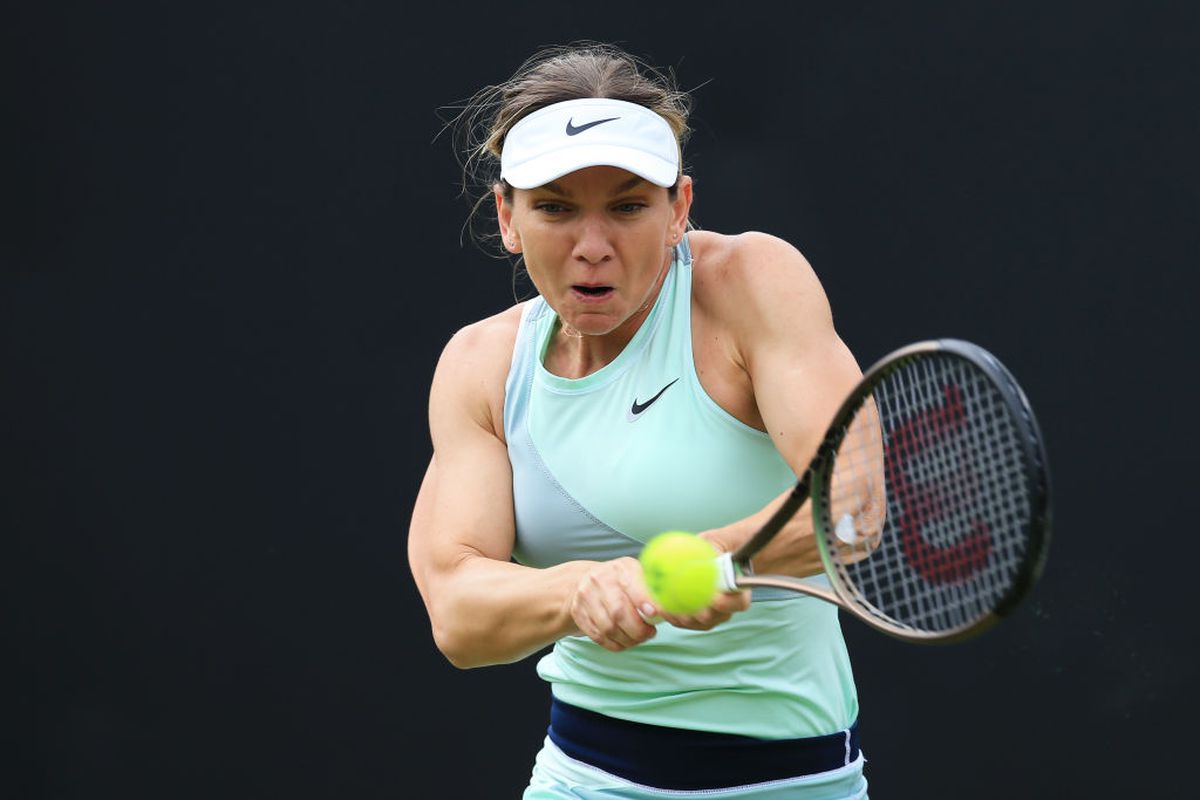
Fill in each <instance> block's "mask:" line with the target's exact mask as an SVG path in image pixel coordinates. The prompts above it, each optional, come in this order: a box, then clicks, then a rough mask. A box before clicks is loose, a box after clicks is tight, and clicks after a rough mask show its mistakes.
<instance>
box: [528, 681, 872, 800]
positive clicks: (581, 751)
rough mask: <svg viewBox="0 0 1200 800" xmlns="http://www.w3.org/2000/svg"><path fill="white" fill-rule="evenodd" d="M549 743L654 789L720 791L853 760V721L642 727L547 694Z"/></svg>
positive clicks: (855, 750)
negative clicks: (793, 733)
mask: <svg viewBox="0 0 1200 800" xmlns="http://www.w3.org/2000/svg"><path fill="white" fill-rule="evenodd" d="M548 732H549V734H550V741H552V742H554V743H555V744H556V745H558V748H559V749H560V750H562V751H563V752H564V753H566V754H567V755H568V756H570V757H571V758H573V759H575V760H576V761H582V762H583V763H585V764H589V765H591V766H593V767H596V768H597V769H601V770H604V771H605V772H607V773H609V774H610V775H617V776H619V777H621V778H624V779H625V780H628V781H633V782H634V783H640V784H642V785H643V786H652V787H654V788H656V789H720V788H725V787H730V786H745V785H747V784H751V783H762V782H764V781H773V780H781V779H783V778H797V777H800V776H802V775H812V774H815V773H818V772H827V771H829V770H831V769H837V768H838V767H842V766H845V765H846V764H849V763H850V762H852V761H854V760H856V759H857V758H858V723H857V722H855V723H854V724H853V725H851V726H850V728H849V730H845V731H838V732H837V733H834V734H830V735H828V736H812V737H807V738H803V739H774V740H767V739H755V738H753V737H751V736H736V735H733V734H727V733H711V732H709V731H690V730H683V729H681V728H666V727H662V726H659V725H644V724H642V723H640V722H629V721H628V720H623V719H616V718H614V717H608V716H605V715H604V714H597V713H596V712H594V711H588V710H587V709H583V708H579V707H577V706H572V705H569V704H567V703H564V702H562V701H561V700H558V699H557V698H552V702H551V705H550V729H549V731H548Z"/></svg>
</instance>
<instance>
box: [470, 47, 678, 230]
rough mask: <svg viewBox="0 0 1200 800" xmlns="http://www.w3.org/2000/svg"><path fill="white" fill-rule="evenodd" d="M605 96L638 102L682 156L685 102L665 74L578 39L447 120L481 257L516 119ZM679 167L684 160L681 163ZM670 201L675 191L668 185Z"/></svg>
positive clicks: (539, 57)
mask: <svg viewBox="0 0 1200 800" xmlns="http://www.w3.org/2000/svg"><path fill="white" fill-rule="evenodd" d="M587 97H607V98H610V99H613V100H625V101H626V102H630V103H637V104H638V105H640V106H645V107H646V108H648V109H650V110H651V111H653V112H655V113H656V114H658V115H659V116H661V117H662V118H663V119H665V120H666V121H667V123H668V124H670V126H671V129H672V130H673V131H674V132H675V138H676V139H677V140H678V142H679V148H680V152H681V153H682V150H683V145H684V143H685V142H686V141H687V137H688V134H689V133H691V129H690V128H689V127H688V114H689V113H690V112H691V97H690V96H689V95H688V93H687V92H684V91H682V90H680V89H679V87H678V86H677V84H676V82H675V76H674V74H673V73H672V72H670V71H666V72H664V71H661V70H658V69H656V68H654V67H651V66H649V65H648V64H647V63H646V62H645V61H643V60H642V59H640V58H637V57H635V56H633V55H630V54H629V53H628V52H626V51H625V50H622V49H621V48H619V47H617V46H616V45H612V44H605V43H602V42H591V41H581V42H573V43H571V44H568V45H560V46H555V47H549V48H546V49H544V50H540V51H538V52H537V53H535V54H533V55H532V56H530V57H529V58H528V59H527V60H526V61H525V63H523V64H522V65H521V66H520V67H519V68H518V69H517V71H516V72H515V73H513V75H512V77H511V78H509V79H508V80H506V81H504V82H503V83H500V84H497V85H495V86H487V87H485V88H483V89H482V90H480V91H479V92H478V93H476V94H475V96H474V97H472V98H471V99H470V100H468V101H467V102H466V104H465V105H464V106H463V107H462V109H461V111H460V113H459V114H458V115H457V116H456V117H454V118H453V119H452V120H450V121H449V123H448V127H452V128H453V129H454V133H455V145H456V148H455V149H456V152H457V153H458V154H459V159H460V164H461V165H462V190H463V194H464V195H466V196H468V197H470V198H472V199H473V205H472V210H471V215H470V217H469V218H468V219H467V224H466V225H465V226H464V228H465V230H467V231H469V232H470V234H471V238H472V239H473V240H475V241H476V242H477V243H478V244H479V245H480V246H481V247H482V248H483V249H484V250H485V251H486V250H488V247H487V244H488V243H489V242H490V241H493V240H495V239H496V238H497V237H498V234H497V233H496V232H495V231H496V227H495V226H494V225H488V226H486V232H483V233H481V232H480V230H479V227H477V226H476V224H475V223H476V219H477V217H478V216H479V214H480V213H481V212H482V211H483V210H484V209H485V208H489V207H490V206H491V204H490V202H489V201H490V199H491V193H492V191H493V190H494V189H495V187H496V186H497V185H499V186H500V188H501V190H502V191H503V193H504V196H505V197H506V198H508V199H511V198H512V187H511V186H509V185H508V184H507V183H506V182H505V181H503V180H502V179H501V178H500V151H501V149H502V148H503V147H504V138H505V137H506V136H507V135H508V132H509V131H510V130H511V129H512V127H513V125H516V124H517V122H519V121H520V120H521V119H522V118H524V117H525V116H527V115H529V114H532V113H533V112H534V111H537V110H538V109H540V108H545V107H546V106H549V105H553V104H554V103H560V102H563V101H565V100H578V99H582V98H587ZM681 163H682V160H681ZM670 191H671V196H672V198H673V197H674V193H675V187H674V186H673V187H671V190H670Z"/></svg>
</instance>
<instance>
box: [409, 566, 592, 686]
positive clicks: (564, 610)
mask: <svg viewBox="0 0 1200 800" xmlns="http://www.w3.org/2000/svg"><path fill="white" fill-rule="evenodd" d="M592 566H593V562H589V561H571V562H567V563H565V564H560V565H558V566H554V567H549V568H547V569H535V568H532V567H524V566H521V565H519V564H513V563H511V562H505V561H498V560H496V559H492V558H487V557H485V556H482V555H470V556H464V557H463V558H462V560H461V561H460V562H459V563H458V564H457V565H456V566H455V567H454V568H453V570H451V571H450V572H449V573H448V574H446V575H444V576H442V577H441V579H440V580H438V581H436V585H435V586H433V587H431V588H432V589H433V591H432V592H431V593H430V596H429V598H428V599H427V605H428V608H429V617H430V621H431V623H432V625H433V634H434V639H435V640H436V642H437V645H438V648H439V649H440V650H441V651H442V653H444V654H445V656H446V658H448V659H449V660H450V662H451V663H452V664H454V665H455V666H456V667H459V668H461V669H468V668H471V667H483V666H488V665H491V664H507V663H510V662H513V661H518V660H520V659H522V658H524V657H525V656H528V655H530V654H531V653H535V652H537V651H538V650H540V649H542V648H543V647H545V646H546V645H548V644H551V643H553V642H555V641H557V640H558V639H561V638H562V637H563V636H569V635H573V634H577V633H578V632H579V631H578V629H577V628H576V626H575V623H574V620H573V619H572V617H571V599H572V597H573V595H574V593H575V589H576V587H577V586H578V584H579V581H580V579H581V578H582V576H583V575H584V574H585V573H586V572H587V571H588V570H589V569H590V568H591V567H592Z"/></svg>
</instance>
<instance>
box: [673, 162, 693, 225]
mask: <svg viewBox="0 0 1200 800" xmlns="http://www.w3.org/2000/svg"><path fill="white" fill-rule="evenodd" d="M691 211H692V176H690V175H680V176H679V188H678V189H677V190H676V191H675V200H674V202H672V203H671V233H672V234H673V235H674V236H675V241H679V237H681V236H683V234H684V233H685V232H686V231H687V222H688V215H689V214H690V213H691Z"/></svg>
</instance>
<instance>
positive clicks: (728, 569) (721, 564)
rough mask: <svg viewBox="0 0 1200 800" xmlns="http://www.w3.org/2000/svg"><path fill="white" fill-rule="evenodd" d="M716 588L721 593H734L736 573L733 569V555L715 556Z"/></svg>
mask: <svg viewBox="0 0 1200 800" xmlns="http://www.w3.org/2000/svg"><path fill="white" fill-rule="evenodd" d="M717 588H718V589H720V590H721V591H722V592H736V591H738V587H737V572H736V571H735V570H734V568H733V553H721V555H719V556H717Z"/></svg>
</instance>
